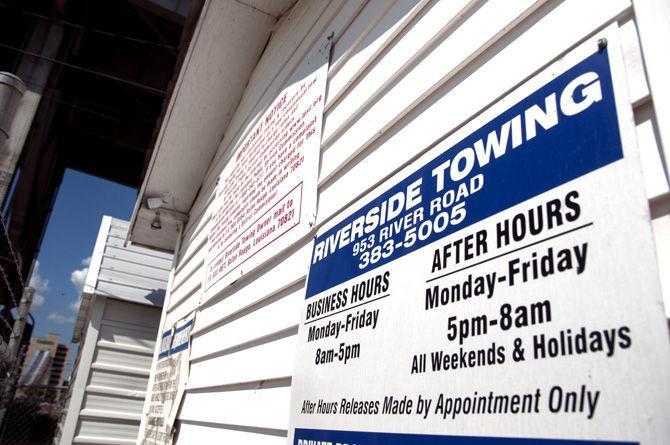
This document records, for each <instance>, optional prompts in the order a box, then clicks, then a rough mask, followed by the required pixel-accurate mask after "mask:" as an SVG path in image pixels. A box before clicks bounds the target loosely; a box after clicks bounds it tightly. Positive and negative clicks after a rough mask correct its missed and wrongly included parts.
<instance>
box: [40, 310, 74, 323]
mask: <svg viewBox="0 0 670 445" xmlns="http://www.w3.org/2000/svg"><path fill="white" fill-rule="evenodd" d="M47 319H48V320H51V321H53V322H54V323H56V324H70V323H74V320H75V317H74V316H67V315H63V314H61V313H60V312H52V313H50V314H49V315H48V316H47Z"/></svg>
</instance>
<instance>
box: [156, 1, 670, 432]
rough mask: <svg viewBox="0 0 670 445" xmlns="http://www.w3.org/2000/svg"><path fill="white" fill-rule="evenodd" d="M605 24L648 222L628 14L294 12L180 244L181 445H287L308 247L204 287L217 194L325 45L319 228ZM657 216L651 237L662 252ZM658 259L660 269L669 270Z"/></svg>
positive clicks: (511, 9) (511, 5)
mask: <svg viewBox="0 0 670 445" xmlns="http://www.w3.org/2000/svg"><path fill="white" fill-rule="evenodd" d="M612 23H618V24H619V26H620V35H621V42H622V49H623V53H624V58H625V63H626V69H627V75H628V82H629V85H628V86H629V92H630V95H631V98H632V102H633V104H634V110H635V117H636V124H637V131H638V138H639V144H640V151H641V156H642V162H643V167H644V173H645V181H646V187H647V194H648V196H649V198H650V199H651V200H652V207H653V206H654V205H655V204H654V202H655V201H654V200H656V199H657V197H659V196H665V195H667V193H668V184H667V179H666V177H665V169H664V166H663V163H662V161H661V160H662V158H661V155H660V153H661V150H660V147H659V145H660V144H659V142H658V137H657V132H656V131H655V125H656V124H655V121H654V113H653V108H652V107H651V101H650V97H649V89H648V86H647V83H646V77H645V72H644V67H643V63H642V57H641V53H640V46H639V43H638V37H637V33H638V30H637V29H636V23H635V18H634V16H633V10H632V7H631V3H630V1H629V0H598V1H592V2H583V1H580V0H564V1H554V0H514V1H510V0H489V1H479V0H470V1H468V0H458V1H437V0H431V1H420V0H414V1H409V0H403V1H398V2H390V1H386V0H384V1H381V0H379V1H377V0H369V1H350V2H340V1H331V2H325V1H324V2H321V1H320V2H313V1H300V2H298V3H297V4H296V6H295V7H294V8H293V9H292V10H291V11H290V12H289V13H288V14H287V15H286V16H285V17H283V18H282V19H281V21H280V24H279V26H278V27H277V28H276V31H275V33H274V34H273V37H272V39H271V40H270V42H269V44H268V46H267V48H266V51H265V52H264V54H263V56H262V58H261V60H260V61H259V63H258V66H257V67H256V69H255V71H254V73H253V75H252V77H251V79H250V81H249V85H248V87H247V88H246V90H245V92H244V95H243V97H242V100H241V102H240V104H239V106H238V108H237V111H236V113H235V115H234V116H233V117H232V119H231V121H230V124H229V126H228V127H227V129H226V132H225V136H224V139H223V141H222V142H221V145H220V147H219V150H218V152H217V155H216V156H215V159H214V162H212V167H211V168H210V170H209V171H208V173H207V175H206V176H205V178H203V184H202V187H201V190H200V193H199V196H198V198H197V200H196V202H195V203H194V205H193V208H192V210H191V213H190V219H189V222H188V224H187V225H186V227H185V229H184V233H183V236H182V245H181V249H180V251H179V253H178V258H179V260H178V261H177V265H176V268H175V271H174V280H173V285H172V288H171V289H170V293H171V295H170V303H169V309H168V311H167V314H166V318H165V319H164V320H163V323H164V324H165V325H171V324H172V323H174V322H175V321H177V320H178V319H180V318H182V317H184V316H185V315H187V314H188V313H190V312H192V311H193V310H196V309H199V311H198V315H197V319H196V325H195V330H194V333H193V342H192V355H191V359H192V361H191V375H190V378H189V383H188V389H187V392H186V396H185V399H184V405H183V408H182V410H181V412H180V414H179V418H180V419H181V427H180V432H179V436H178V440H177V443H180V444H189V443H198V442H199V441H200V442H203V443H209V442H212V443H214V442H220V443H225V442H226V441H228V442H230V443H259V444H266V443H267V444H277V443H284V442H285V435H286V429H287V428H288V405H289V399H290V376H291V373H292V369H293V366H294V345H295V341H296V338H295V332H297V323H298V320H299V317H300V310H301V301H302V298H303V296H304V280H305V276H306V273H307V267H308V263H309V255H310V252H311V238H310V237H306V238H304V239H302V240H300V241H299V242H297V243H296V244H295V245H293V246H292V247H290V248H289V249H287V250H285V251H283V252H277V256H276V257H275V258H273V259H272V260H271V261H270V262H268V263H266V264H265V265H261V266H260V267H258V268H257V269H256V270H254V271H251V272H249V273H248V274H247V275H245V276H244V277H242V278H241V279H240V280H238V281H237V282H236V283H234V284H233V285H231V286H229V287H228V288H226V289H224V290H223V291H222V292H221V293H220V294H218V295H216V296H213V297H212V298H211V299H210V300H209V301H203V294H202V289H201V287H200V286H201V283H202V280H203V278H204V276H203V274H204V261H205V255H206V242H207V233H208V226H209V224H210V215H211V212H212V209H213V206H212V197H213V194H214V184H215V182H216V179H217V177H218V175H219V173H220V172H221V170H222V169H223V166H224V165H225V163H226V162H227V159H228V158H229V156H230V155H231V153H233V152H234V150H235V148H236V147H237V145H238V144H239V143H240V141H241V140H242V139H243V138H244V136H245V134H246V132H247V131H249V129H251V128H252V127H253V125H254V123H255V122H256V119H258V117H259V116H260V115H262V113H263V111H264V110H265V107H267V105H268V104H269V103H271V102H272V100H273V99H274V98H275V97H276V96H277V94H278V93H279V92H280V91H281V89H282V88H283V87H284V86H285V85H286V82H287V81H288V79H290V78H291V76H292V75H293V73H294V72H295V70H296V68H297V67H298V66H299V64H300V63H301V60H302V57H303V56H304V54H307V53H308V51H309V50H310V49H311V48H312V47H313V46H314V45H315V44H316V43H317V42H319V41H320V39H322V38H324V37H325V36H327V35H329V34H330V33H331V32H332V33H334V45H333V51H332V60H331V67H330V69H329V75H328V90H327V102H326V112H325V116H324V126H323V128H324V130H323V131H324V132H323V145H322V157H321V166H320V172H319V189H318V190H319V207H318V224H317V225H322V224H324V223H326V222H328V221H329V220H330V219H331V218H332V217H333V216H334V215H336V214H338V213H339V212H340V211H342V210H343V209H344V208H345V207H346V206H347V205H348V204H349V203H351V202H353V201H354V200H356V199H357V197H359V196H362V195H363V194H365V193H367V192H368V191H369V190H370V189H372V188H373V187H375V186H376V185H378V184H379V183H381V182H382V181H384V180H385V179H386V178H388V177H389V176H390V175H392V174H393V173H394V172H395V171H397V170H398V169H400V168H402V167H403V166H405V165H407V164H408V163H409V162H411V161H412V160H413V159H415V158H416V157H418V156H419V155H420V154H422V153H423V152H425V151H426V150H427V149H428V148H429V147H430V146H431V144H433V143H434V142H435V141H436V140H438V139H439V138H442V137H448V138H453V139H454V140H456V139H458V138H460V137H461V136H462V135H463V134H466V133H468V132H469V131H471V130H472V128H469V126H468V122H469V121H470V120H471V119H472V118H473V117H475V116H478V115H479V114H481V113H482V112H486V113H489V114H491V115H492V117H493V114H494V113H495V112H496V110H487V108H488V107H489V106H490V105H491V104H492V103H495V102H496V101H498V100H499V99H500V98H501V97H503V96H505V95H506V94H508V93H509V92H510V91H511V90H513V89H514V88H515V87H516V86H518V85H519V84H520V83H522V82H524V81H525V80H526V79H528V78H529V77H531V76H532V75H533V74H534V73H536V72H537V71H539V70H540V69H542V68H544V67H546V66H547V65H548V64H550V63H551V62H552V61H555V60H556V59H557V58H559V57H561V56H562V55H563V54H565V53H567V52H568V51H569V50H570V49H571V48H573V47H575V46H576V45H577V44H579V43H580V42H582V41H584V40H585V39H586V38H588V37H590V36H593V35H595V34H596V33H597V32H598V31H599V30H601V29H603V28H604V27H606V26H608V25H610V24H612ZM219 94H225V92H219ZM512 100H514V98H510V99H508V103H506V104H500V105H499V109H503V108H504V107H505V106H507V105H509V102H511V101H512ZM664 194H665V195H664ZM656 206H657V207H658V205H656ZM666 213H667V212H666ZM663 215H665V214H664V213H662V212H661V216H660V217H659V218H657V220H656V221H660V222H658V223H656V221H655V227H660V226H662V227H663V228H662V229H661V230H662V231H663V233H664V234H666V235H665V238H663V239H665V240H667V239H670V236H668V235H667V233H668V231H670V227H668V224H667V221H666V220H668V219H667V217H665V216H663ZM663 218H665V219H663ZM657 236H658V234H657ZM659 239H660V238H659ZM666 244H667V243H666ZM666 250H670V249H666ZM667 255H668V254H665V256H663V255H660V257H661V258H660V260H659V261H665V262H666V263H665V264H670V259H669V258H668V257H667ZM664 258H665V259H664ZM667 286H670V284H667ZM212 407H216V409H212Z"/></svg>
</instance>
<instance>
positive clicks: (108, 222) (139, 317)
mask: <svg viewBox="0 0 670 445" xmlns="http://www.w3.org/2000/svg"><path fill="white" fill-rule="evenodd" d="M127 233H128V222H127V221H123V220H119V219H115V218H112V217H109V216H105V217H103V219H102V224H101V225H100V231H99V232H98V238H97V240H96V243H95V248H94V250H93V253H92V255H91V263H90V266H89V270H88V274H87V276H86V282H85V285H84V290H83V292H82V295H81V303H80V306H79V312H78V314H77V320H76V324H75V328H74V333H73V335H72V342H73V343H77V344H79V350H78V354H77V359H76V361H75V364H74V368H73V371H72V378H71V380H70V382H71V383H70V391H69V394H68V400H67V405H66V409H65V415H64V416H63V418H62V419H61V425H60V439H59V443H61V444H70V443H83V444H119V445H121V444H131V443H135V438H136V437H137V431H138V428H139V423H140V414H141V411H142V405H143V403H144V397H145V394H146V389H147V384H148V377H149V371H150V367H151V359H152V355H153V350H154V345H155V342H156V334H157V332H158V324H159V320H160V314H161V308H162V305H163V299H164V296H165V287H166V284H167V279H168V275H169V271H170V267H171V265H172V255H170V254H167V253H163V252H157V251H152V250H149V249H146V248H143V247H135V246H127V245H125V242H126V236H127Z"/></svg>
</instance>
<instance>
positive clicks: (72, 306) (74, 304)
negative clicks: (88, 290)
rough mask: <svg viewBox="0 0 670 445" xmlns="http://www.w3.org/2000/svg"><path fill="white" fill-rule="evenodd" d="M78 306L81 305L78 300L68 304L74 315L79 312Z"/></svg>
mask: <svg viewBox="0 0 670 445" xmlns="http://www.w3.org/2000/svg"><path fill="white" fill-rule="evenodd" d="M80 304H81V300H79V299H77V300H75V301H73V302H72V303H70V306H69V307H70V310H71V311H72V312H74V313H77V312H79V305H80Z"/></svg>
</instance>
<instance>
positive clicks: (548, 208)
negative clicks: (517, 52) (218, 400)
mask: <svg viewBox="0 0 670 445" xmlns="http://www.w3.org/2000/svg"><path fill="white" fill-rule="evenodd" d="M605 35H606V36H607V39H608V41H609V45H607V46H605V45H603V43H604V42H606V41H601V42H600V45H597V44H596V40H595V39H593V40H590V41H588V42H586V43H584V44H583V45H581V46H579V47H577V48H576V49H574V50H573V51H571V52H570V53H569V54H567V55H566V56H565V57H564V58H562V59H560V60H558V61H557V62H555V63H554V64H553V65H551V66H549V67H548V68H546V69H544V70H543V71H542V72H540V73H539V74H537V75H535V76H534V77H532V78H530V79H529V80H528V81H527V82H525V83H524V84H523V85H521V86H520V87H519V88H517V89H516V90H514V91H513V92H511V93H510V94H509V95H507V96H506V97H505V98H503V99H501V100H500V101H499V102H497V103H495V104H494V105H492V106H491V107H489V108H488V109H486V110H484V112H483V113H482V114H481V115H480V116H478V117H477V118H476V119H474V120H473V121H471V122H470V123H468V124H467V125H466V126H465V127H464V128H463V129H461V130H460V131H459V132H458V133H456V134H454V135H451V136H450V137H449V138H447V139H445V140H444V141H442V142H440V143H438V144H437V145H436V146H435V147H434V148H432V149H431V150H430V151H428V152H427V153H426V154H425V155H424V156H422V157H421V158H419V159H418V160H417V161H416V162H413V163H412V164H411V165H409V166H407V168H405V169H404V170H402V171H400V172H399V173H398V174H396V175H394V176H393V177H391V178H390V179H389V180H387V181H386V182H385V183H383V184H382V185H381V186H379V187H378V188H377V189H375V190H373V191H372V192H371V193H369V194H368V195H367V196H365V197H363V198H362V199H360V200H359V201H357V202H356V203H355V204H354V205H352V206H351V207H350V208H349V209H347V210H346V211H345V212H343V214H341V215H338V216H337V217H336V218H335V219H334V220H333V221H331V222H329V223H327V225H326V226H325V227H323V228H322V229H321V230H319V232H318V233H317V237H316V239H315V241H314V248H313V254H312V259H311V264H310V271H309V276H308V282H307V289H306V298H305V302H304V306H303V313H302V319H301V323H300V327H299V332H298V347H297V358H296V367H295V372H294V376H293V390H292V391H293V392H292V400H291V414H290V415H291V418H290V429H289V434H288V435H289V438H288V439H289V443H291V444H294V445H326V444H333V445H334V444H357V445H371V444H410V445H419V444H489V443H490V444H511V443H522V444H605V443H607V444H614V443H618V444H621V443H627V444H661V443H667V441H668V440H669V439H668V438H670V424H669V422H670V420H669V417H670V416H668V412H669V411H668V409H669V408H670V391H669V389H668V388H669V382H670V372H669V370H670V354H669V352H670V348H669V342H668V329H667V322H666V319H665V316H664V313H663V305H662V300H661V294H660V287H659V280H658V270H657V265H656V260H655V251H654V244H653V239H652V233H651V226H650V218H649V211H648V207H647V206H648V205H647V200H646V198H645V194H644V190H643V185H642V184H643V183H642V177H641V169H640V163H639V160H638V153H637V145H636V144H637V142H636V139H635V133H634V123H633V114H632V110H631V105H630V102H629V100H628V97H627V90H626V82H625V77H624V76H625V73H624V67H623V62H622V56H621V53H620V47H619V44H618V41H617V35H616V33H615V31H610V32H607V33H606V34H605ZM435 124H436V125H439V122H436V123H435ZM398 149H399V150H401V149H402V148H401V147H399V148H398Z"/></svg>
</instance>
